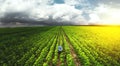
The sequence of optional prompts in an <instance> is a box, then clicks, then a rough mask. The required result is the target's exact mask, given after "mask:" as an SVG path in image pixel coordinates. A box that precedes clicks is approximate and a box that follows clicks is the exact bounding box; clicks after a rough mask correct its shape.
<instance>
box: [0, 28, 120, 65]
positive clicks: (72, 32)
mask: <svg viewBox="0 0 120 66" xmlns="http://www.w3.org/2000/svg"><path fill="white" fill-rule="evenodd" d="M58 46H62V47H63V51H62V52H61V54H58ZM0 66H120V27H115V26H52V27H21V28H20V27H18V28H0Z"/></svg>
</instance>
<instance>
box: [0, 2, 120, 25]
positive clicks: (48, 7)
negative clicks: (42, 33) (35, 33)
mask: <svg viewBox="0 0 120 66" xmlns="http://www.w3.org/2000/svg"><path fill="white" fill-rule="evenodd" d="M60 24H63V25H88V24H120V0H0V26H4V25H7V26H9V25H27V26H29V25H60Z"/></svg>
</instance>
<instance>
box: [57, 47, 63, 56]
mask: <svg viewBox="0 0 120 66" xmlns="http://www.w3.org/2000/svg"><path fill="white" fill-rule="evenodd" d="M62 50H63V48H62V46H58V54H60V53H61V52H62Z"/></svg>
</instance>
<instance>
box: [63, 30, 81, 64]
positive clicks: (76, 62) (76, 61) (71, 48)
mask: <svg viewBox="0 0 120 66" xmlns="http://www.w3.org/2000/svg"><path fill="white" fill-rule="evenodd" d="M62 31H63V33H64V36H65V38H66V41H67V43H68V44H69V47H70V52H71V55H72V57H73V59H74V62H75V64H76V66H82V65H81V63H80V61H79V59H78V58H77V55H76V53H75V51H74V48H73V47H72V44H71V42H70V40H69V38H68V36H67V35H66V33H65V32H64V30H63V29H62Z"/></svg>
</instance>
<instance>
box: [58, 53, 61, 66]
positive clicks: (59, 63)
mask: <svg viewBox="0 0 120 66" xmlns="http://www.w3.org/2000/svg"><path fill="white" fill-rule="evenodd" d="M60 65H61V62H60V54H58V63H57V66H60Z"/></svg>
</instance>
